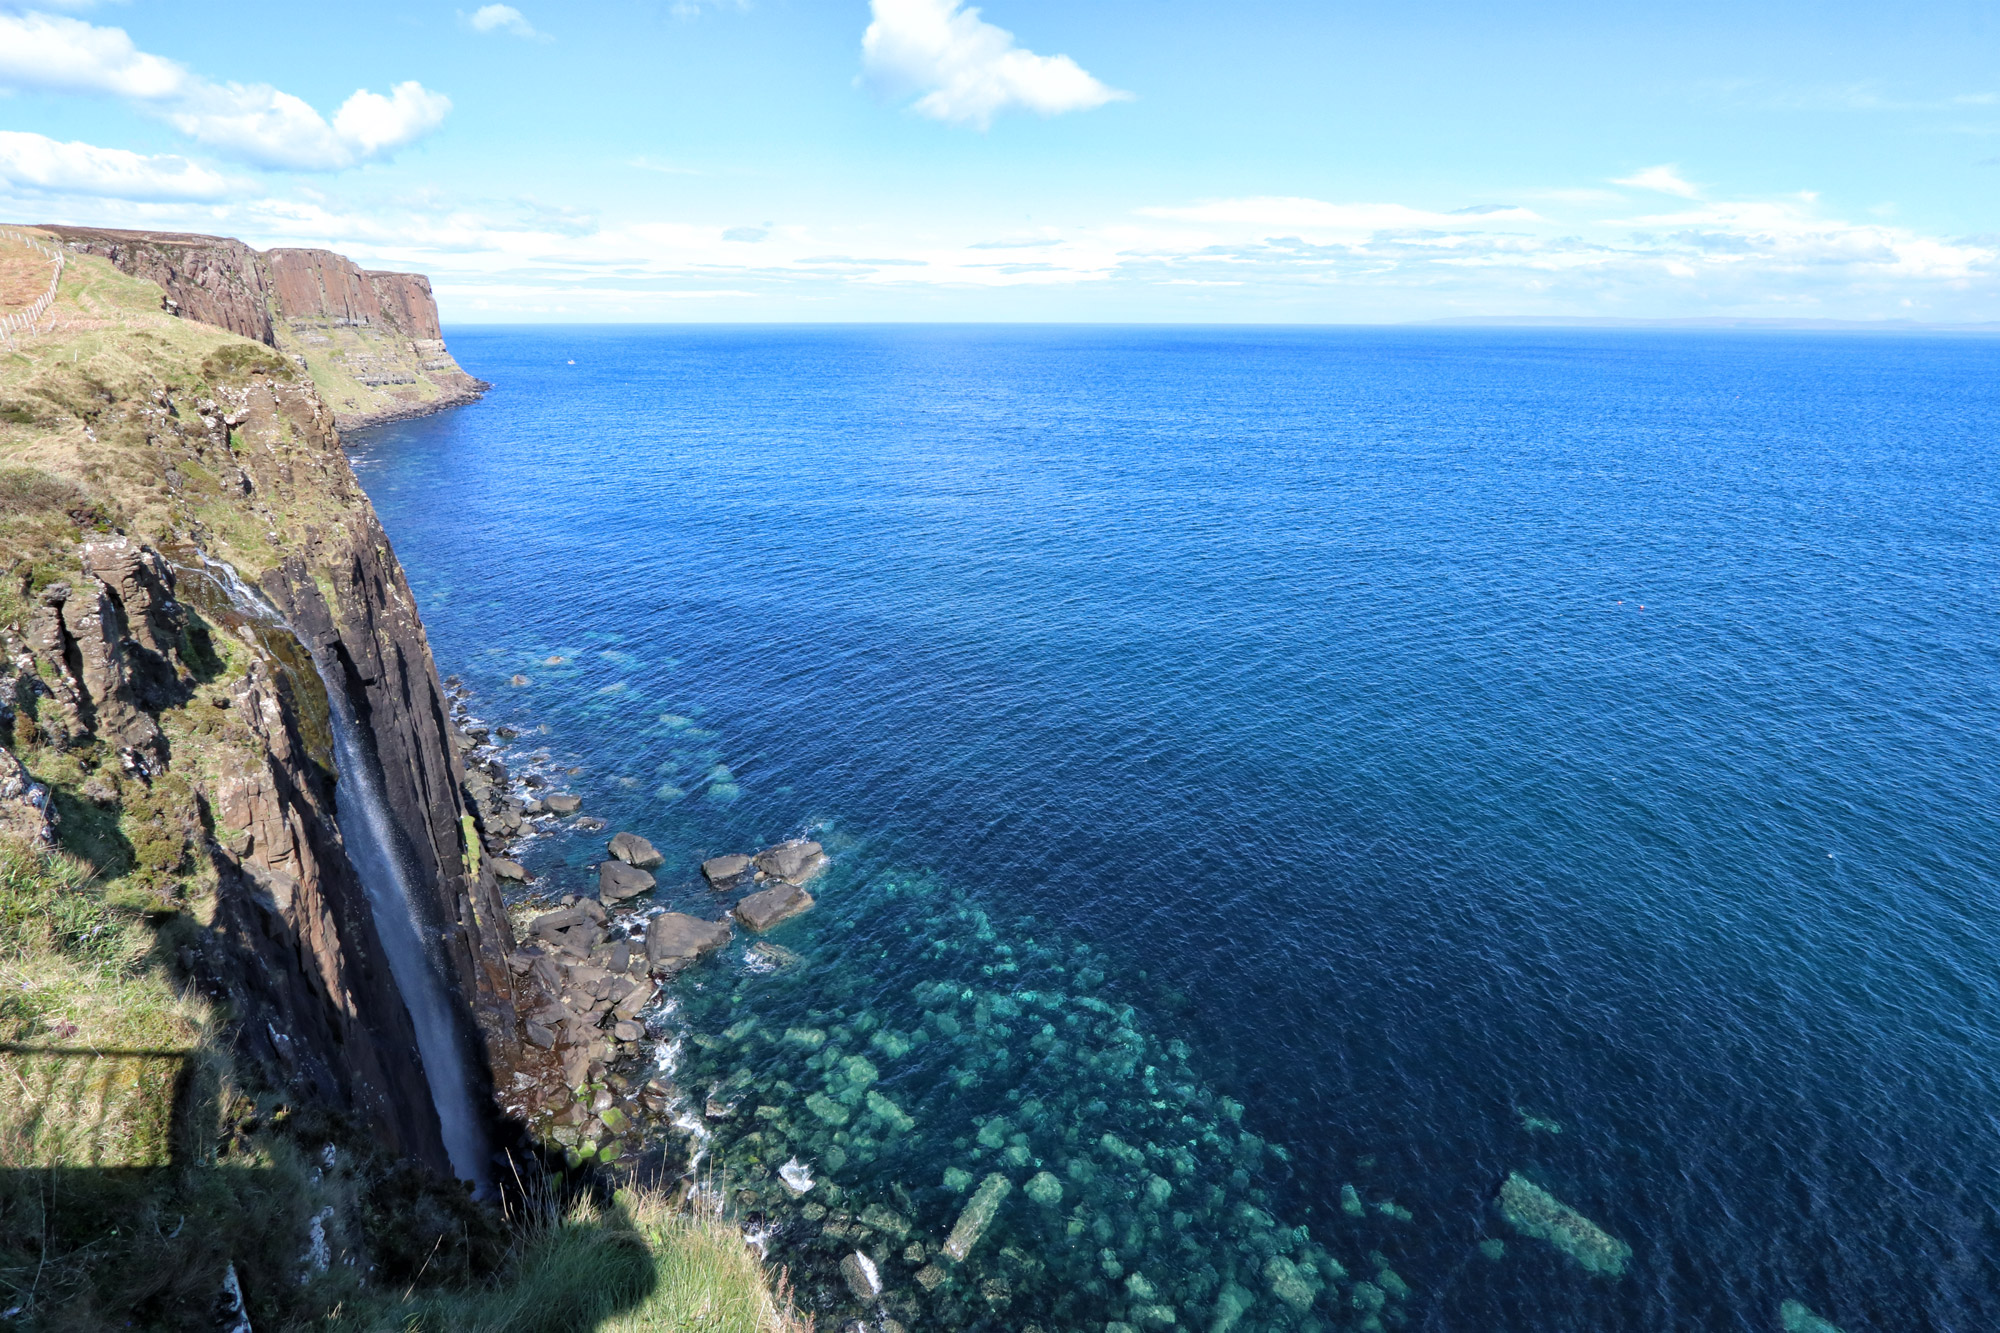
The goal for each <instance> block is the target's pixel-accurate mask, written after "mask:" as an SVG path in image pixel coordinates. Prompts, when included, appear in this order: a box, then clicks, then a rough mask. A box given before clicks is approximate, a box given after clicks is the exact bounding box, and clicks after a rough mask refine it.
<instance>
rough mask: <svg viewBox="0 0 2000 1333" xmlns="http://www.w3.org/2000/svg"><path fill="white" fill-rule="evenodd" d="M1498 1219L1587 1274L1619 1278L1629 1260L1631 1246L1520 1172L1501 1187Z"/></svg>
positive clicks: (1513, 1174)
mask: <svg viewBox="0 0 2000 1333" xmlns="http://www.w3.org/2000/svg"><path fill="white" fill-rule="evenodd" d="M1500 1215H1501V1216H1502V1217H1505V1218H1506V1219H1507V1221H1508V1222H1509V1223H1510V1224H1511V1225H1512V1226H1513V1227H1514V1229H1515V1230H1516V1231H1519V1232H1520V1233H1521V1234H1522V1235H1524V1236H1533V1237H1534V1238H1535V1239H1536V1240H1545V1241H1547V1242H1548V1243H1549V1244H1551V1245H1553V1246H1555V1247H1556V1248H1557V1249H1559V1250H1561V1251H1562V1252H1563V1253H1564V1254H1567V1255H1568V1256H1569V1257H1570V1258H1572V1259H1574V1260H1576V1261H1577V1262H1578V1263H1579V1264H1582V1265H1583V1267H1584V1271H1586V1272H1590V1273H1597V1274H1600V1275H1602V1276H1604V1277H1619V1276H1622V1275H1623V1274H1624V1272H1625V1261H1626V1260H1628V1259H1630V1258H1631V1257H1632V1247H1631V1246H1630V1245H1627V1244H1626V1243H1625V1242H1624V1241H1622V1240H1619V1239H1617V1238H1616V1237H1614V1236H1612V1235H1610V1234H1608V1233H1607V1232H1606V1231H1605V1230H1604V1229H1603V1228H1602V1227H1600V1226H1598V1225H1597V1223H1595V1222H1593V1221H1591V1220H1590V1219H1589V1218H1587V1217H1585V1216H1584V1215H1583V1214H1582V1213H1579V1212H1578V1211H1576V1209H1574V1208H1572V1207H1570V1206H1569V1205H1568V1204H1566V1203H1564V1202H1563V1201H1562V1200H1560V1199H1558V1198H1556V1197H1555V1195H1553V1194H1550V1193H1549V1192H1548V1191H1547V1190H1545V1189H1543V1188H1542V1187H1541V1186H1539V1185H1536V1184H1534V1183H1533V1182H1531V1181H1529V1180H1528V1179H1526V1178H1525V1177H1523V1176H1522V1175H1521V1174H1520V1173H1519V1172H1511V1173H1509V1174H1508V1176H1507V1181H1506V1183H1505V1184H1503V1185H1502V1186H1501V1187H1500Z"/></svg>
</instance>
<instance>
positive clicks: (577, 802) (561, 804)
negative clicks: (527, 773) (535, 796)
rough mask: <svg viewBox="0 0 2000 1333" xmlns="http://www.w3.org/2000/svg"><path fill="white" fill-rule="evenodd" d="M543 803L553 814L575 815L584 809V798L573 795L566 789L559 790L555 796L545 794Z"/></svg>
mask: <svg viewBox="0 0 2000 1333" xmlns="http://www.w3.org/2000/svg"><path fill="white" fill-rule="evenodd" d="M542 804H543V805H544V806H546V807H547V808H548V810H549V811H550V812H551V813H553V814H558V815H573V814H575V813H576V812H577V811H579V810H581V809H583V798H582V797H581V796H572V795H570V794H569V793H568V792H566V791H559V792H557V793H556V794H555V795H553V796H544V797H543V798H542Z"/></svg>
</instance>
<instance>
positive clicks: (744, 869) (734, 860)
mask: <svg viewBox="0 0 2000 1333" xmlns="http://www.w3.org/2000/svg"><path fill="white" fill-rule="evenodd" d="M701 873H702V878H704V879H706V880H707V881H708V883H709V886H710V887H711V888H717V889H726V888H728V887H729V886H730V885H732V884H734V883H735V882H736V881H737V880H739V879H742V878H743V877H744V876H745V875H747V874H749V873H750V858H749V857H747V856H711V857H710V858H708V860H706V861H703V862H702V863H701Z"/></svg>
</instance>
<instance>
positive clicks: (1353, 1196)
mask: <svg viewBox="0 0 2000 1333" xmlns="http://www.w3.org/2000/svg"><path fill="white" fill-rule="evenodd" d="M1340 1211H1341V1212H1343V1213H1346V1214H1347V1215H1348V1216H1349V1217H1363V1216H1366V1215H1367V1212H1368V1210H1367V1209H1366V1208H1363V1207H1362V1206H1361V1195H1360V1193H1359V1191H1357V1190H1356V1189H1355V1188H1354V1186H1352V1185H1342V1186H1341V1187H1340Z"/></svg>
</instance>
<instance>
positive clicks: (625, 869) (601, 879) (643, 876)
mask: <svg viewBox="0 0 2000 1333" xmlns="http://www.w3.org/2000/svg"><path fill="white" fill-rule="evenodd" d="M654 883H656V881H655V880H654V879H653V877H652V876H651V875H649V874H647V873H646V872H645V871H643V870H635V869H633V868H632V867H631V866H628V865H626V864H625V863H624V862H623V861H606V862H605V863H604V864H602V865H600V866H598V867H597V896H598V897H600V898H602V899H603V900H604V901H605V902H607V903H619V902H624V901H625V900H626V899H627V898H636V897H638V896H639V895H640V894H642V893H644V892H645V891H646V890H647V889H650V888H652V887H653V885H654Z"/></svg>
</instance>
